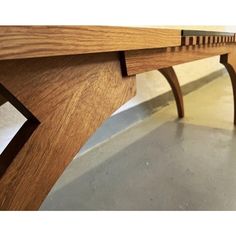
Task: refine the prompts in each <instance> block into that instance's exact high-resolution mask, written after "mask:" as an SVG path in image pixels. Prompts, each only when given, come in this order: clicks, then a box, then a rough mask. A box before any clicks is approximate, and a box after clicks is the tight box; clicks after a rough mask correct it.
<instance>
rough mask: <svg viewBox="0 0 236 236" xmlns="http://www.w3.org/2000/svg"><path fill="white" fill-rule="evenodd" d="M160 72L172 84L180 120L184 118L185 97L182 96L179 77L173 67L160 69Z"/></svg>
mask: <svg viewBox="0 0 236 236" xmlns="http://www.w3.org/2000/svg"><path fill="white" fill-rule="evenodd" d="M159 71H160V72H161V74H162V75H163V76H164V77H165V78H166V79H167V81H168V83H169V84H170V87H171V89H172V91H173V94H174V97H175V102H176V106H177V110H178V115H179V118H183V117H184V102H183V95H182V92H181V88H180V85H179V81H178V77H177V75H176V73H175V71H174V69H173V67H167V68H163V69H159Z"/></svg>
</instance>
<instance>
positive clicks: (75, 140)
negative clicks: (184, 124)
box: [0, 53, 135, 210]
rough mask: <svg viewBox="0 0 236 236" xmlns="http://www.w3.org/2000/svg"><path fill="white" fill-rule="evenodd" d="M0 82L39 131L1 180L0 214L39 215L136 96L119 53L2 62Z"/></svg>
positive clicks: (36, 131)
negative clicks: (87, 148) (82, 153)
mask: <svg viewBox="0 0 236 236" xmlns="http://www.w3.org/2000/svg"><path fill="white" fill-rule="evenodd" d="M0 71H1V73H0V82H1V83H2V84H3V86H4V87H5V88H6V89H8V90H9V91H10V92H11V93H12V94H14V95H15V97H16V98H17V99H18V100H19V101H20V102H22V103H23V104H24V105H25V106H26V108H27V109H29V110H30V111H31V112H32V113H33V114H34V115H35V117H37V119H38V120H39V122H40V125H39V126H38V127H37V129H36V130H35V131H34V132H33V134H32V135H31V136H30V138H29V140H28V141H27V142H26V144H25V145H24V146H23V148H22V149H21V150H20V152H19V153H18V154H17V156H16V157H15V159H14V160H13V162H12V163H11V165H10V166H9V167H8V169H7V171H6V172H5V173H4V175H3V176H2V177H1V179H0V189H1V191H0V209H2V210H6V209H7V210H22V209H24V210H33V209H38V208H39V206H40V204H41V203H42V201H43V200H44V198H45V197H46V195H47V193H48V192H49V190H50V189H51V187H52V186H53V184H54V183H55V181H56V180H57V178H58V177H59V176H60V175H61V173H62V172H63V170H64V169H65V167H66V166H67V165H68V164H69V162H70V161H71V160H72V159H73V157H74V156H75V155H76V153H77V152H78V151H79V149H80V148H81V146H82V145H83V144H84V143H85V142H86V140H87V139H88V138H89V137H90V135H91V134H92V133H93V132H94V131H95V130H96V128H97V127H98V126H100V125H101V123H102V122H103V121H104V120H105V119H106V118H107V117H109V116H110V115H111V114H112V113H113V112H114V111H115V110H116V109H117V108H119V107H120V106H121V105H122V104H123V103H125V102H126V101H127V100H129V99H130V98H131V97H132V96H134V95H135V79H134V77H126V78H122V75H121V71H120V63H119V59H118V55H117V53H108V54H93V55H81V56H64V57H52V58H40V59H24V60H9V61H1V62H0Z"/></svg>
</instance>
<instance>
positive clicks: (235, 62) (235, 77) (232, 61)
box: [220, 48, 236, 125]
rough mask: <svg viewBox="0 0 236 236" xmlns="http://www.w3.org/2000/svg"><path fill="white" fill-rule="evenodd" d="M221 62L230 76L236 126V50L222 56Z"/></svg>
mask: <svg viewBox="0 0 236 236" xmlns="http://www.w3.org/2000/svg"><path fill="white" fill-rule="evenodd" d="M220 62H221V63H222V64H223V65H224V66H225V68H226V69H227V70H228V73H229V75H230V79H231V82H232V88H233V95H234V124H235V125H236V48H235V49H234V50H232V52H231V53H229V54H225V55H221V57H220Z"/></svg>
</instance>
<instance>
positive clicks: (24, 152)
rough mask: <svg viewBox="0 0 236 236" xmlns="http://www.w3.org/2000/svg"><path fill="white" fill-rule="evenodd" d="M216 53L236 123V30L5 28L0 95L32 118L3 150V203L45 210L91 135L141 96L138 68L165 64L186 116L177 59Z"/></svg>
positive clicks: (0, 37)
mask: <svg viewBox="0 0 236 236" xmlns="http://www.w3.org/2000/svg"><path fill="white" fill-rule="evenodd" d="M216 55H220V62H221V63H222V64H223V65H225V67H226V69H227V70H228V72H229V75H230V78H231V81H232V86H233V93H234V115H235V116H234V123H235V124H236V118H235V117H236V112H235V111H236V107H235V104H236V103H235V98H236V74H235V71H236V34H232V33H224V32H206V31H188V30H187V31H186V30H183V31H181V30H173V29H157V28H127V27H101V26H78V27H68V26H60V27H54V26H50V27H46V26H43V27H41V26H40V27H39V26H37V27H36V26H35V27H28V26H27V27H25V26H24V27H10V26H7V27H0V72H1V73H0V95H1V99H0V102H1V103H4V102H5V101H9V102H10V103H11V104H12V105H14V106H15V107H16V108H17V109H18V110H19V111H20V112H21V113H22V114H23V115H24V116H25V117H26V118H27V121H26V122H25V123H24V125H23V126H22V128H21V129H20V130H19V132H18V133H17V134H16V136H15V137H14V138H13V139H12V141H11V142H10V143H9V145H8V146H7V147H6V149H5V150H4V151H3V152H2V154H1V157H0V209H2V210H35V209H38V208H39V207H40V205H41V203H42V201H43V200H44V199H45V197H46V196H47V194H48V192H49V191H50V189H51V188H52V186H53V185H54V183H55V182H56V180H57V179H58V177H59V176H60V175H61V174H62V172H63V171H64V169H65V168H66V166H67V165H68V164H69V163H70V162H71V160H72V159H73V157H74V156H75V155H76V153H78V151H79V150H80V148H81V147H82V146H83V144H84V143H85V142H86V140H88V138H89V137H90V136H91V135H92V134H93V133H94V132H95V130H96V129H97V128H98V127H99V126H100V125H101V123H102V122H104V121H105V120H106V119H107V118H108V117H109V116H110V115H111V114H112V113H113V112H114V111H115V110H116V109H118V108H119V107H120V106H121V105H122V104H124V103H125V102H127V101H128V100H129V99H130V98H132V97H133V96H134V95H135V75H136V74H138V73H142V72H145V71H150V70H159V71H160V72H161V73H162V74H163V75H164V76H165V78H166V79H167V81H168V82H169V84H170V86H171V88H172V90H173V93H174V96H175V100H176V104H177V109H178V116H179V117H180V118H181V117H183V116H184V107H183V97H182V94H181V89H180V86H179V82H178V79H177V76H176V74H175V72H174V70H173V68H172V66H174V65H177V64H181V63H185V62H190V61H194V60H198V59H203V58H207V57H212V56H216ZM199 69H200V68H199ZM203 105H204V104H203ZM219 109H220V108H219ZM212 119H214V117H212Z"/></svg>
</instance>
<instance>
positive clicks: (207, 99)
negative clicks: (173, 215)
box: [41, 75, 236, 210]
mask: <svg viewBox="0 0 236 236" xmlns="http://www.w3.org/2000/svg"><path fill="white" fill-rule="evenodd" d="M184 100H185V110H186V117H185V118H184V119H182V120H178V119H176V108H175V104H174V103H170V104H169V105H168V106H166V107H164V108H163V109H161V110H160V111H158V112H156V113H155V114H153V115H152V116H151V117H149V118H147V119H145V120H144V121H142V122H140V123H139V124H137V125H135V126H134V127H132V128H130V129H128V130H126V131H125V132H123V133H121V134H119V135H117V136H115V137H114V138H112V139H111V140H110V141H109V142H106V143H104V144H102V145H100V146H98V147H96V148H94V149H92V150H90V151H89V152H87V153H85V154H83V155H82V156H80V157H79V158H77V159H76V160H74V161H73V162H72V164H71V165H70V166H69V167H68V168H67V169H66V171H65V172H64V174H63V175H62V176H61V178H60V179H59V180H58V182H57V184H56V185H55V186H54V188H53V189H52V191H51V192H50V194H49V195H48V197H47V199H46V200H45V201H44V203H43V204H42V206H41V210H236V155H235V153H236V145H235V144H236V135H235V134H236V132H235V129H234V126H233V97H232V89H231V85H230V80H229V77H228V75H224V76H222V77H220V78H219V79H217V80H215V81H213V82H211V83H209V84H207V85H205V86H204V87H202V88H201V89H198V90H197V91H194V92H193V93H190V94H188V95H187V96H185V97H184Z"/></svg>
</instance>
